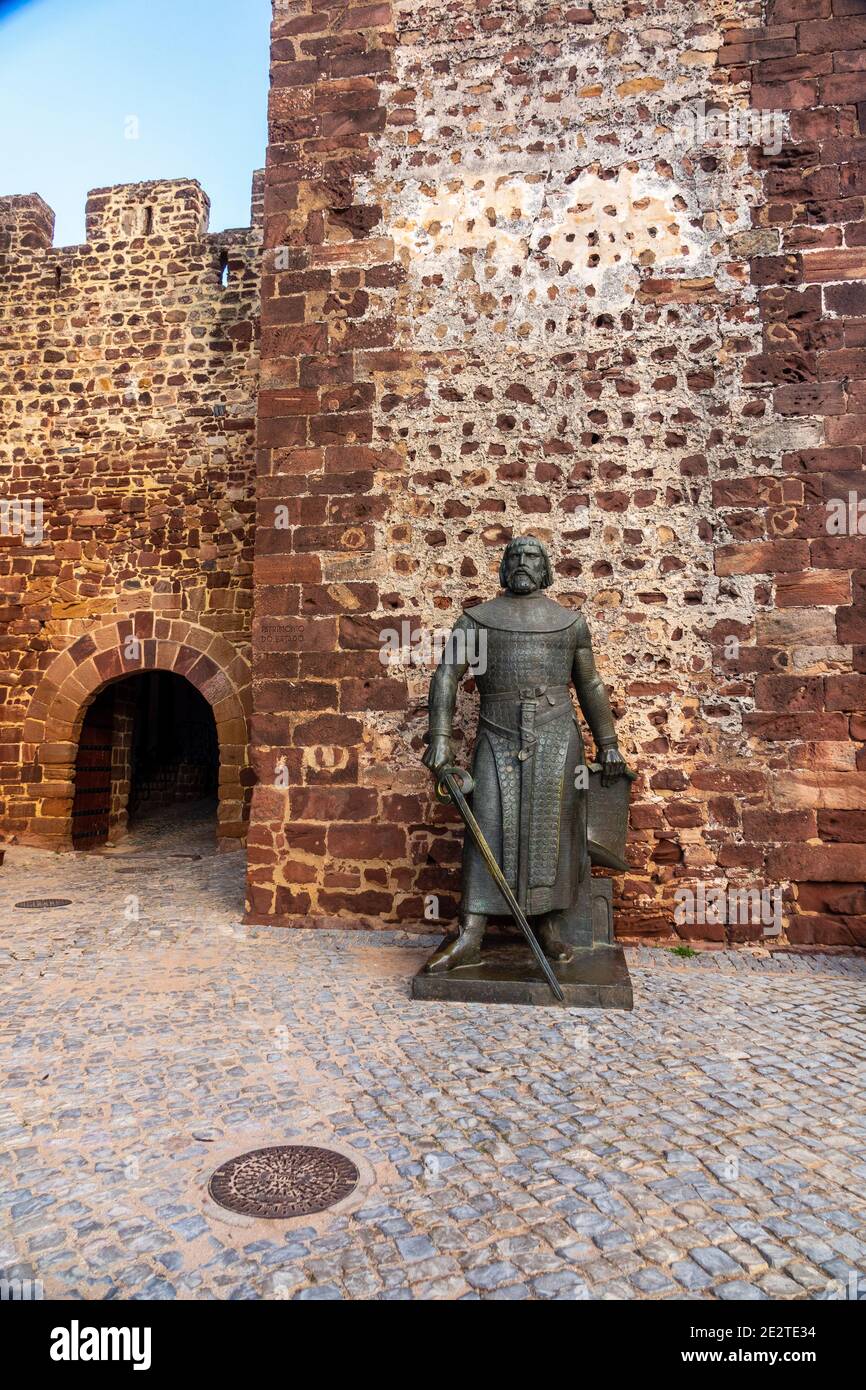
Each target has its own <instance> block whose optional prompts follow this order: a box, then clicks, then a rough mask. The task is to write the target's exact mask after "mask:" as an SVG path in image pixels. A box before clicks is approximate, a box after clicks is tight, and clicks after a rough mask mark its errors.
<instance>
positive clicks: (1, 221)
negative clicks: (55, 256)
mask: <svg viewBox="0 0 866 1390" xmlns="http://www.w3.org/2000/svg"><path fill="white" fill-rule="evenodd" d="M53 241H54V209H53V208H50V207H49V206H48V204H47V203H46V202H45V199H44V198H40V196H39V194H38V193H16V194H14V195H13V196H11V197H7V198H0V261H2V260H3V259H8V258H10V257H12V256H16V255H21V254H22V253H26V252H29V251H45V250H47V249H48V248H49V247H50V246H51V245H52V243H53Z"/></svg>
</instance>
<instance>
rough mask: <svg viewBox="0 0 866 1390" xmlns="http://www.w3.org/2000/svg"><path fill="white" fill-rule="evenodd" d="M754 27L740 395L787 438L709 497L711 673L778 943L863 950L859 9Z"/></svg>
mask: <svg viewBox="0 0 866 1390" xmlns="http://www.w3.org/2000/svg"><path fill="white" fill-rule="evenodd" d="M760 18H762V19H763V20H764V23H763V24H755V23H750V22H748V21H746V20H744V22H743V24H742V25H741V26H738V28H737V30H736V31H734V30H732V31H729V33H728V34H727V35H726V45H725V47H724V48H723V49H722V50H721V52H720V54H719V59H720V61H721V62H725V63H727V64H728V65H729V68H730V73H731V77H732V79H735V80H737V81H739V82H742V83H743V84H744V85H745V86H747V87H748V88H749V90H750V95H751V102H752V105H753V107H754V108H755V109H756V110H760V111H766V110H775V111H781V112H785V113H786V116H787V121H788V138H787V139H786V140H785V142H784V144H783V145H782V147H781V149H779V150H778V152H776V153H771V154H767V155H758V156H755V158H754V163H755V167H756V169H757V170H758V171H759V172H760V174H761V177H762V202H761V206H760V208H759V209H758V211H757V214H756V218H755V222H756V228H757V229H758V230H757V232H756V236H757V238H758V240H756V243H755V247H754V251H755V254H754V255H753V256H752V257H751V258H750V269H751V282H752V284H753V285H754V286H755V287H756V290H757V295H758V309H759V315H760V321H761V329H762V342H761V351H760V353H758V354H756V355H755V356H754V357H752V358H751V359H750V361H749V363H748V365H747V370H746V376H745V385H746V388H747V390H748V392H749V394H750V396H751V397H752V398H753V399H754V400H755V402H760V403H761V405H762V406H763V408H764V409H765V411H766V413H767V415H768V416H770V417H771V418H772V419H774V420H776V421H779V422H780V424H782V423H784V424H785V425H786V427H787V428H788V429H789V430H790V432H791V438H790V441H789V445H788V447H787V448H782V449H779V448H778V447H777V448H776V449H774V450H772V451H768V452H767V454H766V456H763V457H761V456H758V457H755V456H754V455H751V456H750V458H749V460H748V463H747V461H746V460H743V461H742V462H741V465H740V468H739V476H738V478H737V481H736V483H733V484H731V485H729V486H727V487H722V488H717V490H716V494H715V502H716V504H717V506H718V509H719V518H720V522H721V524H722V525H723V526H726V527H727V529H728V533H729V535H730V539H731V544H730V545H728V546H725V547H723V548H722V549H721V550H719V551H718V552H717V557H716V568H717V572H718V573H719V574H737V575H743V576H745V575H754V579H752V580H751V581H749V582H750V583H751V584H752V585H753V592H754V602H755V619H754V622H753V624H752V625H750V627H749V629H748V632H747V633H745V634H744V635H745V638H746V642H747V644H748V645H747V646H744V647H743V648H742V651H741V655H740V660H739V661H737V662H732V663H728V664H727V666H726V667H725V666H724V665H723V667H722V670H725V669H727V670H729V672H730V679H731V680H733V681H740V680H742V681H744V682H746V683H747V688H748V691H749V696H750V704H749V708H748V711H747V712H745V713H744V715H743V721H742V727H743V733H744V735H745V737H746V740H747V747H748V749H749V754H750V756H751V758H752V760H753V763H754V767H755V772H756V774H757V775H758V776H760V778H761V779H762V790H764V792H765V800H764V803H763V804H762V805H759V806H756V807H755V808H754V809H752V810H745V809H743V810H742V813H741V817H740V821H739V825H740V828H741V831H742V840H743V844H742V849H741V850H740V851H739V853H740V857H741V862H746V861H747V858H748V861H749V862H751V863H752V864H753V865H754V866H755V868H756V869H758V870H760V871H762V872H763V873H764V874H765V876H766V877H767V878H768V879H771V880H773V881H780V882H783V883H785V884H790V885H791V888H790V896H791V902H790V913H789V917H788V921H787V933H788V937H789V939H790V940H791V941H793V942H797V943H802V944H811V943H815V942H817V943H821V944H830V945H849V944H851V943H858V944H860V945H864V944H866V889H864V881H866V776H864V774H866V747H864V740H866V506H864V507H863V508H862V509H861V519H860V524H859V528H858V525H857V515H856V500H855V503H854V509H853V512H852V510H851V507H850V498H851V494H854V497H855V499H856V497H857V496H858V495H859V498H860V500H861V501H862V500H863V499H864V498H866V487H864V474H863V472H862V469H863V443H864V439H866V283H864V281H866V199H864V195H866V0H809V3H806V0H775V3H773V4H771V5H770V6H769V7H768V9H767V10H766V11H765V13H764V14H763V15H762V16H760ZM834 499H836V500H837V501H841V502H844V503H845V510H846V514H847V513H850V514H849V515H847V516H846V524H845V526H844V527H843V529H842V530H841V532H840V531H839V529H838V528H836V527H833V526H832V520H833V516H832V513H833V507H834ZM828 522H830V523H831V525H830V526H828ZM831 527H832V529H831Z"/></svg>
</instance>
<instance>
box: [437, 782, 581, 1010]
mask: <svg viewBox="0 0 866 1390" xmlns="http://www.w3.org/2000/svg"><path fill="white" fill-rule="evenodd" d="M439 777H440V781H442V782H444V783H445V786H446V787H447V788H448V794H449V796H450V797H451V800H452V801H453V802H454V805H455V806H456V807H457V810H458V811H459V813H460V819H461V820H462V821H463V824H464V825H465V826H466V829H467V830H468V831H469V834H470V835H471V836H472V838H473V840H474V841H475V843H476V845H477V846H478V849H479V851H480V853H481V857H482V859H483V860H484V863H485V864H486V866H487V871H488V873H489V874H490V877H491V878H492V879H493V882H494V883H495V884H496V887H497V888H498V889H499V891H500V893H501V894H502V896H503V898H504V899H505V901H506V902H507V904H508V908H509V911H510V913H511V915H512V917H513V918H514V920H515V922H516V923H517V925H518V927H519V928H520V930H521V931H522V932H523V935H524V936H525V938H526V942H527V945H528V946H529V949H530V950H531V951H532V954H533V955H534V956H535V959H536V961H537V962H538V966H539V969H540V970H541V973H542V975H543V976H544V978H545V980H546V981H547V983H548V985H549V986H550V989H551V991H552V993H553V995H554V997H555V998H556V999H558V1000H559V1002H560V1003H561V1004H564V1003H565V995H564V994H563V992H562V989H561V987H560V984H559V981H558V980H557V978H556V976H555V975H554V973H553V970H552V969H551V965H550V962H549V960H548V959H547V956H546V955H545V954H544V952H543V951H542V949H541V947H540V946H539V944H538V941H537V939H536V936H535V932H534V931H533V930H532V928H531V926H530V925H529V923H528V922H527V920H526V917H525V916H524V914H523V912H522V911H521V908H520V904H519V903H518V901H517V899H516V898H515V896H514V894H513V893H512V891H511V889H510V888H509V886H508V880H507V879H506V877H505V875H504V874H503V872H502V870H501V869H500V867H499V865H498V863H497V862H496V856H495V855H494V853H493V850H492V849H491V848H490V846H489V845H488V843H487V841H486V839H485V838H484V832H483V831H482V829H481V826H480V825H479V824H478V822H477V820H476V819H475V817H474V816H473V814H472V811H471V810H470V808H469V802H468V801H467V800H466V797H465V796H464V795H463V792H462V790H461V788H460V786H459V784H458V782H457V780H456V778H455V777H454V774H453V773H452V772H451V771H450V769H449V768H443V770H442V771H441V772H440V774H439Z"/></svg>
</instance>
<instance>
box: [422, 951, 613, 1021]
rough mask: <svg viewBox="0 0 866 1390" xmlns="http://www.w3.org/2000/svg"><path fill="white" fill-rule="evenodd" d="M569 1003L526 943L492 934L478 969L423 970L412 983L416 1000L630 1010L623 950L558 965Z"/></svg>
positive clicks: (584, 954) (582, 954) (581, 954)
mask: <svg viewBox="0 0 866 1390" xmlns="http://www.w3.org/2000/svg"><path fill="white" fill-rule="evenodd" d="M553 969H554V972H555V974H556V978H557V979H558V980H559V983H560V985H561V986H562V992H563V994H564V995H565V1003H564V1005H563V1004H560V1003H559V1001H558V1000H556V999H554V997H553V995H552V994H551V992H550V988H549V986H548V985H547V983H546V981H545V979H544V976H543V975H542V973H541V971H540V969H539V968H538V965H537V963H536V961H535V959H534V957H533V955H532V952H531V951H530V949H529V947H528V946H526V945H524V943H523V942H522V941H513V940H510V939H509V938H507V937H496V936H491V935H489V936H488V937H486V938H485V941H484V945H483V947H482V955H481V960H480V961H479V963H478V964H477V965H458V966H457V967H456V968H455V969H454V970H448V971H446V972H445V974H443V975H427V974H425V972H424V969H423V967H422V969H421V970H420V971H419V972H418V974H417V975H415V976H414V977H413V980H412V998H413V999H436V1000H447V1001H448V1002H451V1003H462V1004H544V1005H547V1006H549V1007H550V1008H557V1009H561V1008H567V1009H630V1008H632V1007H633V999H632V990H631V977H630V976H629V973H628V966H627V965H626V963H625V955H624V953H623V949H622V947H621V946H595V947H588V948H586V947H585V948H582V949H581V948H577V949H575V951H574V954H573V957H572V959H571V960H570V961H568V962H567V964H564V965H558V964H556V963H553Z"/></svg>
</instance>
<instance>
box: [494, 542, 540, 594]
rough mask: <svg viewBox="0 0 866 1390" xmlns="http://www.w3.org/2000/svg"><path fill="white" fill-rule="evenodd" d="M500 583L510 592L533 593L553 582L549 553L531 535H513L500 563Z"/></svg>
mask: <svg viewBox="0 0 866 1390" xmlns="http://www.w3.org/2000/svg"><path fill="white" fill-rule="evenodd" d="M499 582H500V584H501V585H502V587H503V589H508V591H509V593H512V594H518V595H525V594H534V593H536V592H537V591H538V590H539V589H547V588H548V587H549V586H550V585H551V584H552V583H553V570H552V568H551V564H550V556H549V555H548V553H547V550H546V549H545V547H544V546H543V545H542V544H541V541H537V540H536V539H535V537H534V536H515V537H514V540H512V541H509V542H508V545H507V546H506V547H505V553H504V555H503V556H502V563H501V565H500V566H499Z"/></svg>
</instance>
